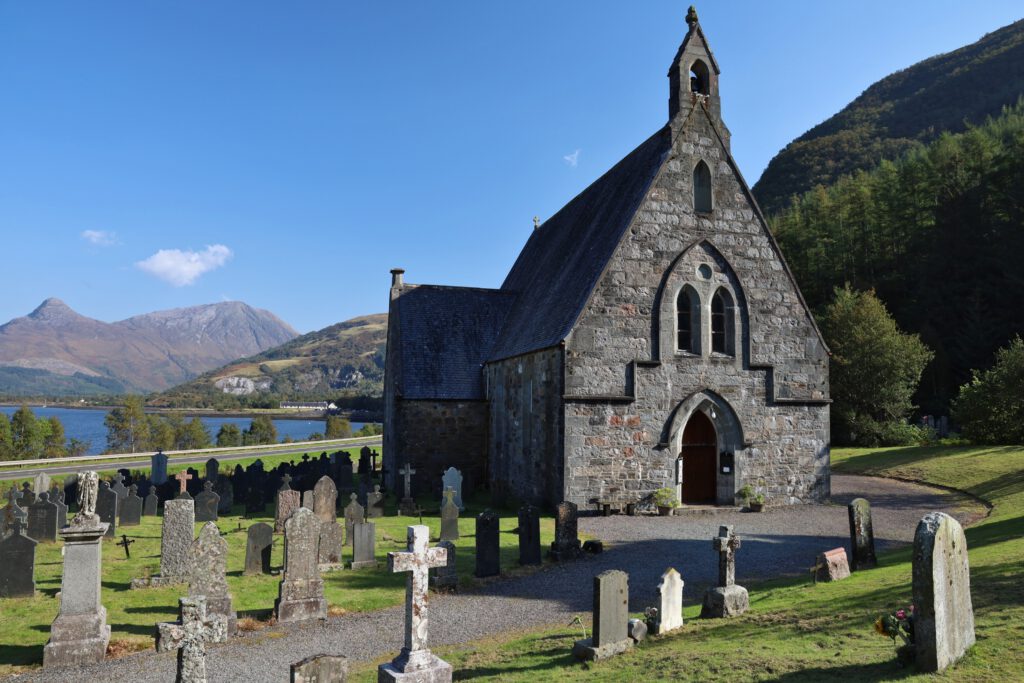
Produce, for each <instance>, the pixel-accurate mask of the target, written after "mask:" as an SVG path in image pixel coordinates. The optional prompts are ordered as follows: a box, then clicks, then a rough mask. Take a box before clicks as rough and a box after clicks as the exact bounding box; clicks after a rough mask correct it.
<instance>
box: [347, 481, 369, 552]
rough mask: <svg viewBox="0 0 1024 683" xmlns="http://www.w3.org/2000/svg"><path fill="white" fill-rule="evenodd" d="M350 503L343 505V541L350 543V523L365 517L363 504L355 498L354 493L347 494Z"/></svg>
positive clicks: (360, 520)
mask: <svg viewBox="0 0 1024 683" xmlns="http://www.w3.org/2000/svg"><path fill="white" fill-rule="evenodd" d="M349 499H350V501H351V502H350V503H349V504H348V505H346V506H345V543H346V544H347V545H352V525H353V524H355V523H357V522H362V521H364V520H365V519H366V513H365V511H364V510H363V506H362V505H360V504H359V501H358V500H356V494H354V493H353V494H351V495H350V496H349Z"/></svg>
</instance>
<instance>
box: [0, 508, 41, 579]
mask: <svg viewBox="0 0 1024 683" xmlns="http://www.w3.org/2000/svg"><path fill="white" fill-rule="evenodd" d="M23 531H24V528H23V527H22V523H21V518H20V517H15V518H13V519H12V521H11V530H10V534H8V536H7V537H6V538H4V539H3V540H0V567H2V568H3V570H2V571H0V598H31V597H32V596H33V595H35V593H36V580H35V572H36V541H34V540H32V539H31V538H29V537H28V536H26V535H25V534H24V533H22V532H23Z"/></svg>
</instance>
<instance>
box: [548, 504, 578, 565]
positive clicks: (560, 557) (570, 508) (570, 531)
mask: <svg viewBox="0 0 1024 683" xmlns="http://www.w3.org/2000/svg"><path fill="white" fill-rule="evenodd" d="M578 519H579V511H578V508H577V507H576V503H570V502H569V501H565V502H562V503H559V504H558V507H557V508H556V511H555V540H554V541H553V542H552V543H551V557H552V559H554V560H555V561H557V562H562V561H564V560H574V559H576V558H577V557H579V556H580V554H581V552H582V550H581V549H580V537H579V522H578Z"/></svg>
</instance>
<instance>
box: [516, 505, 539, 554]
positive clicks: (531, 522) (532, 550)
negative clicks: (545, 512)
mask: <svg viewBox="0 0 1024 683" xmlns="http://www.w3.org/2000/svg"><path fill="white" fill-rule="evenodd" d="M519 564H541V554H540V511H539V510H538V509H537V508H535V507H533V506H532V505H524V506H523V507H521V508H519Z"/></svg>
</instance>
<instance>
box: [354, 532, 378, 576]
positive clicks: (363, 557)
mask: <svg viewBox="0 0 1024 683" xmlns="http://www.w3.org/2000/svg"><path fill="white" fill-rule="evenodd" d="M375 537H376V527H375V526H374V524H373V522H356V523H355V524H353V525H352V569H363V568H364V567H371V568H375V567H376V566H377V558H376V556H375V549H374V540H375Z"/></svg>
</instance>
